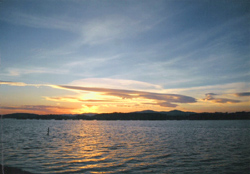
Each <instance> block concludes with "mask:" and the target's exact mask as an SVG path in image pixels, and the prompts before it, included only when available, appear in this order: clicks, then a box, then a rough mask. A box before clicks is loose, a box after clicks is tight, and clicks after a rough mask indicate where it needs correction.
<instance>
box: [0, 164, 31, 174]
mask: <svg viewBox="0 0 250 174" xmlns="http://www.w3.org/2000/svg"><path fill="white" fill-rule="evenodd" d="M3 167H4V173H3V171H2V165H1V164H0V174H33V173H30V172H27V171H23V170H21V169H19V168H16V167H8V166H5V165H4V166H3Z"/></svg>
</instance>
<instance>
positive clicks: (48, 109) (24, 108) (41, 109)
mask: <svg viewBox="0 0 250 174" xmlns="http://www.w3.org/2000/svg"><path fill="white" fill-rule="evenodd" d="M0 109H1V110H2V109H3V110H19V111H39V112H41V113H54V112H63V111H65V110H67V111H70V110H72V109H75V108H69V107H62V106H47V105H23V106H1V108H0Z"/></svg>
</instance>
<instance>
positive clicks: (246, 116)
mask: <svg viewBox="0 0 250 174" xmlns="http://www.w3.org/2000/svg"><path fill="white" fill-rule="evenodd" d="M3 118H15V119H47V120H48V119H54V120H250V112H235V113H217V112H216V113H194V112H183V111H179V110H173V111H169V112H156V111H152V110H145V111H138V112H131V113H103V114H93V115H92V114H91V116H90V115H84V114H80V115H52V114H51V115H37V114H29V113H15V114H7V115H4V116H3Z"/></svg>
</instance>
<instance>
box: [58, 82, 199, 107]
mask: <svg viewBox="0 0 250 174" xmlns="http://www.w3.org/2000/svg"><path fill="white" fill-rule="evenodd" d="M58 88H62V89H68V90H76V91H91V92H98V93H101V94H102V95H107V96H115V97H119V98H121V99H146V100H153V101H154V103H157V104H158V105H160V106H164V107H176V106H178V105H177V104H176V103H195V102H196V99H195V98H193V97H189V96H184V95H178V94H161V93H152V92H144V91H136V90H122V89H108V88H93V87H79V86H67V85H58Z"/></svg>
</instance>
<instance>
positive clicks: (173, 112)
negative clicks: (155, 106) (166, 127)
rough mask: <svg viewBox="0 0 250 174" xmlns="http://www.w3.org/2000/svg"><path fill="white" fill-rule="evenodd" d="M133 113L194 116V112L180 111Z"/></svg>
mask: <svg viewBox="0 0 250 174" xmlns="http://www.w3.org/2000/svg"><path fill="white" fill-rule="evenodd" d="M134 113H161V114H166V115H171V116H188V115H191V114H195V112H184V111H180V110H172V111H160V112H157V111H153V110H144V111H138V112H134Z"/></svg>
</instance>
